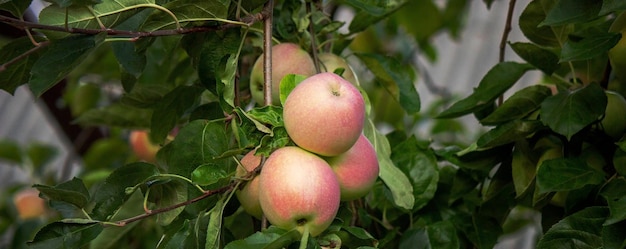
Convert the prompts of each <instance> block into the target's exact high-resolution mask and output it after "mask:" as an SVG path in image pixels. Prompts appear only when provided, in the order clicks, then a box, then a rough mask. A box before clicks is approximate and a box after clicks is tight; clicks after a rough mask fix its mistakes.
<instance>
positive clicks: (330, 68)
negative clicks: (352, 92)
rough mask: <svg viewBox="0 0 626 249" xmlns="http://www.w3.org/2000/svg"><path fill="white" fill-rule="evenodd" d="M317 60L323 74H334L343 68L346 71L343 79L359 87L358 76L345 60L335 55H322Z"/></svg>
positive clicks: (342, 75)
mask: <svg viewBox="0 0 626 249" xmlns="http://www.w3.org/2000/svg"><path fill="white" fill-rule="evenodd" d="M317 58H318V59H319V61H320V70H322V72H329V73H333V72H335V70H337V69H339V68H343V69H344V71H343V73H342V74H341V77H343V78H344V79H346V80H347V81H348V82H350V83H352V85H355V86H358V85H359V81H358V80H357V77H356V74H354V71H353V70H352V67H350V65H349V64H348V62H347V61H346V60H345V59H344V58H342V57H340V56H338V55H336V54H333V53H320V54H318V55H317Z"/></svg>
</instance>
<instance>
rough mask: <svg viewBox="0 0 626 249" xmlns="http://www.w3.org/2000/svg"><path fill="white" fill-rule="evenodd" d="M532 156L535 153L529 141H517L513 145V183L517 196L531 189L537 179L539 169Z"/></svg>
mask: <svg viewBox="0 0 626 249" xmlns="http://www.w3.org/2000/svg"><path fill="white" fill-rule="evenodd" d="M532 158H533V153H532V151H531V149H530V145H529V144H528V141H526V140H519V141H517V142H516V143H515V146H514V147H513V155H512V159H511V175H512V176H513V185H514V186H515V193H516V196H515V197H520V196H522V195H523V194H524V193H526V192H527V191H529V189H531V188H530V187H531V185H532V183H533V182H534V181H535V174H536V172H537V169H536V162H534V161H533V160H532Z"/></svg>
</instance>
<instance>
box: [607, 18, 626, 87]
mask: <svg viewBox="0 0 626 249" xmlns="http://www.w3.org/2000/svg"><path fill="white" fill-rule="evenodd" d="M609 32H615V33H621V34H622V38H621V39H620V40H619V42H618V43H617V44H616V45H615V46H614V47H613V48H611V49H610V50H609V53H608V54H609V61H610V63H611V67H612V68H613V73H615V75H616V76H617V78H618V79H620V80H622V81H623V80H626V71H625V70H624V69H625V68H626V12H622V14H620V15H619V16H617V18H615V20H614V21H613V23H612V24H611V27H609Z"/></svg>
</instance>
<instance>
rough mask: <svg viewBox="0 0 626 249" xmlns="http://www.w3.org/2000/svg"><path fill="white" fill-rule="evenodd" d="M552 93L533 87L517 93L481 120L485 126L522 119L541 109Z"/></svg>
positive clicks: (539, 86) (540, 87)
mask: <svg viewBox="0 0 626 249" xmlns="http://www.w3.org/2000/svg"><path fill="white" fill-rule="evenodd" d="M551 95H552V93H551V91H550V88H548V87H546V86H542V85H533V86H529V87H526V88H524V89H521V90H519V91H517V92H515V93H514V94H513V95H512V96H511V97H509V98H508V99H507V100H506V101H504V103H502V105H500V106H498V108H496V110H494V111H493V112H492V113H491V114H489V115H488V116H487V117H485V118H483V119H481V120H480V123H482V124H485V125H494V124H500V123H504V122H508V121H511V120H515V119H521V118H523V117H525V116H527V115H528V114H530V113H532V112H533V111H535V110H537V109H539V108H540V107H541V102H543V100H544V99H545V98H547V97H549V96H551Z"/></svg>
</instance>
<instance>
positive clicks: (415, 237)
mask: <svg viewBox="0 0 626 249" xmlns="http://www.w3.org/2000/svg"><path fill="white" fill-rule="evenodd" d="M398 248H400V249H413V248H428V249H431V248H432V249H455V248H460V242H459V236H458V235H457V231H456V229H455V228H454V225H453V224H452V222H451V221H449V220H444V221H438V222H435V223H432V224H428V226H425V227H419V228H412V229H409V230H407V231H405V232H404V233H403V234H402V238H401V239H400V246H399V247H398Z"/></svg>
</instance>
